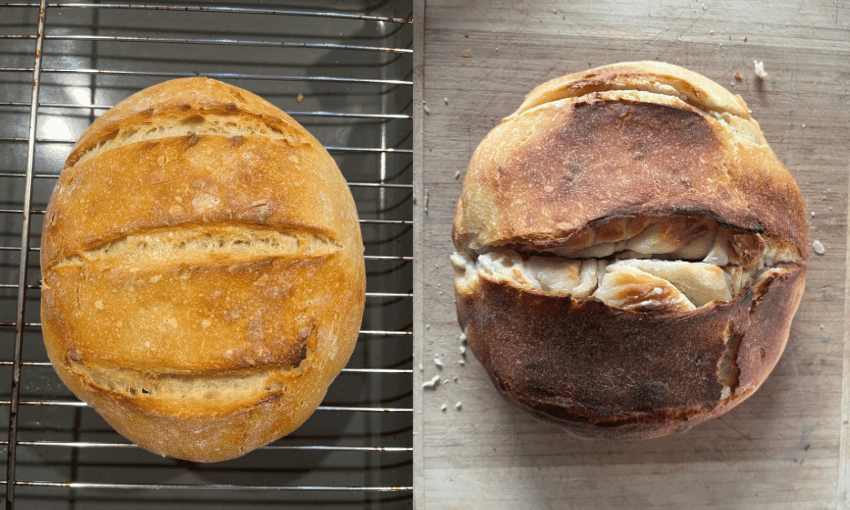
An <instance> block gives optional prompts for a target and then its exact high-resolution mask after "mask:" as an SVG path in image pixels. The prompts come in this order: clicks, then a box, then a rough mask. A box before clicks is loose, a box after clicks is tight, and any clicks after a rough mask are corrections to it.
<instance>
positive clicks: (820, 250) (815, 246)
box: [812, 239, 826, 255]
mask: <svg viewBox="0 0 850 510" xmlns="http://www.w3.org/2000/svg"><path fill="white" fill-rule="evenodd" d="M812 250H814V252H815V253H817V254H818V255H823V254H824V253H826V248H824V246H823V244H822V243H821V242H820V241H818V240H817V239H815V240H814V241H812Z"/></svg>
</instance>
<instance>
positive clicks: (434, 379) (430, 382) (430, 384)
mask: <svg viewBox="0 0 850 510" xmlns="http://www.w3.org/2000/svg"><path fill="white" fill-rule="evenodd" d="M438 384H440V376H439V375H435V376H434V377H432V378H431V379H430V380H428V381H425V382H424V383H422V387H423V388H425V389H426V390H427V389H433V388H436V387H437V385H438Z"/></svg>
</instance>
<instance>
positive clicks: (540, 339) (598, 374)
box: [457, 265, 806, 438]
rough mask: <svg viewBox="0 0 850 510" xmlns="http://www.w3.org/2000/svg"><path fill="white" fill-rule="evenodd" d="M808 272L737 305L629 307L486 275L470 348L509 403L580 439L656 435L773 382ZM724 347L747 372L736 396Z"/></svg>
mask: <svg viewBox="0 0 850 510" xmlns="http://www.w3.org/2000/svg"><path fill="white" fill-rule="evenodd" d="M805 275H806V269H805V266H802V265H797V266H794V267H793V268H792V269H790V270H788V271H785V272H782V273H779V274H775V275H771V276H768V277H767V278H766V279H765V280H763V281H762V282H760V283H759V284H758V285H757V286H756V287H755V288H749V287H748V288H745V289H744V290H743V291H741V293H739V294H738V296H736V297H735V299H734V300H733V301H731V302H728V303H720V302H714V303H711V304H709V305H707V306H705V307H703V308H700V309H697V310H694V311H692V312H685V313H683V312H676V313H672V312H666V313H636V312H631V311H624V310H620V309H615V308H611V307H609V306H607V305H605V304H604V303H602V302H601V301H599V300H597V299H593V298H591V299H588V300H578V301H577V300H573V299H572V298H570V297H557V296H552V295H548V294H544V293H541V292H535V291H528V290H524V289H520V288H518V287H515V286H512V285H510V284H506V283H502V282H495V281H492V280H489V279H482V280H481V284H480V286H479V288H478V289H477V291H476V292H473V293H472V294H471V295H468V296H465V297H460V298H459V299H458V303H457V308H458V317H459V319H460V324H461V326H462V327H463V328H464V330H465V331H466V335H467V339H468V342H469V346H470V348H471V349H472V351H473V353H474V354H475V355H476V357H477V358H478V359H479V360H480V361H481V363H482V365H483V366H484V367H485V368H486V369H487V372H488V374H489V375H490V378H491V379H492V381H493V383H494V385H495V386H496V388H498V389H499V391H500V393H501V394H502V395H503V396H504V397H505V398H506V399H508V400H509V401H512V402H514V403H516V404H518V405H519V406H520V407H522V408H523V409H525V410H527V411H529V412H530V413H531V414H533V415H534V416H537V417H538V418H541V419H545V420H547V421H551V422H554V423H557V424H560V425H562V426H564V427H565V428H567V429H568V430H570V431H571V432H574V433H576V434H578V435H581V436H587V437H605V438H615V437H616V438H650V437H658V436H661V435H666V434H668V433H670V432H673V431H682V430H687V429H689V428H690V427H692V426H694V425H696V424H697V423H700V422H702V421H705V420H706V419H708V418H710V417H713V416H717V415H719V414H722V413H724V412H726V411H728V410H729V409H731V408H732V407H733V406H734V405H737V404H738V403H739V402H741V401H742V400H744V399H745V398H746V397H747V396H749V395H750V394H751V393H752V392H753V391H754V390H755V389H756V388H757V387H758V386H759V385H760V384H761V383H762V381H764V379H765V378H766V377H767V376H768V374H769V373H770V372H771V370H772V369H773V367H774V365H775V364H776V362H777V361H778V359H779V357H780V355H781V353H782V351H783V349H784V346H785V342H786V340H787V338H788V334H789V329H790V323H791V317H793V315H794V312H795V311H796V308H797V305H798V304H799V301H800V297H801V295H802V290H803V286H804V285H805ZM727 332H729V333H731V335H728V333H727ZM727 336H731V337H732V338H730V339H729V341H728V344H727V343H726V342H725V341H724V340H725V339H726V337H727ZM727 352H728V354H727ZM724 354H727V355H730V354H731V355H732V360H733V362H734V366H736V367H737V370H738V371H737V373H735V374H734V375H735V376H736V377H735V379H737V380H732V381H731V390H732V392H731V395H730V397H729V398H728V399H723V398H721V393H722V390H723V386H724V384H723V383H724V381H722V380H721V377H720V375H719V374H718V364H719V363H720V360H721V358H722V357H723V356H724ZM725 382H727V383H730V381H725Z"/></svg>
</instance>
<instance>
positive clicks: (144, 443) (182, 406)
mask: <svg viewBox="0 0 850 510" xmlns="http://www.w3.org/2000/svg"><path fill="white" fill-rule="evenodd" d="M41 269H42V277H43V285H42V300H41V319H42V329H43V332H44V342H45V346H46V348H47V354H48V355H49V357H50V360H51V362H52V363H53V366H54V368H55V369H56V372H57V373H58V374H59V377H60V378H61V379H62V381H63V382H64V383H65V384H66V385H67V386H68V388H70V389H71V391H73V392H74V393H75V394H76V395H77V396H78V397H79V398H80V399H82V400H84V401H86V402H88V403H89V404H90V405H91V406H92V407H93V408H94V409H95V410H97V412H99V413H100V414H101V415H102V416H103V418H104V419H105V420H106V421H107V422H108V423H109V424H110V425H112V426H113V427H114V428H115V429H116V430H117V431H118V432H120V433H121V434H123V435H124V436H125V437H127V438H128V439H130V440H131V441H133V442H135V443H137V444H138V445H140V446H141V447H143V448H145V449H147V450H150V451H152V452H155V453H158V454H161V455H165V456H169V457H175V458H180V459H186V460H192V461H199V462H215V461H221V460H225V459H230V458H234V457H237V456H240V455H243V454H245V453H247V452H249V451H251V450H253V449H255V448H257V447H259V446H262V445H264V444H266V443H269V442H271V441H273V440H275V439H277V438H279V437H281V436H283V435H285V434H288V433H289V432H291V431H292V430H294V429H295V428H296V427H298V426H299V425H301V424H302V423H303V422H304V421H305V420H306V419H307V418H308V417H309V416H310V415H311V414H312V413H313V411H315V410H316V408H317V407H318V406H319V404H320V402H321V401H322V399H323V398H324V395H325V393H326V392H327V389H328V386H329V385H330V383H331V382H332V381H333V379H334V378H335V377H336V376H337V375H338V374H339V372H340V371H341V370H342V368H343V366H344V365H345V364H346V363H347V362H348V359H349V357H350V356H351V353H352V351H353V349H354V346H355V343H356V340H357V336H358V331H359V327H360V323H361V320H362V316H363V307H364V297H365V281H366V278H365V270H364V262H363V243H362V240H361V237H360V227H359V222H358V218H357V211H356V208H355V204H354V200H353V198H352V196H351V192H350V190H349V188H348V185H347V184H346V181H345V179H344V178H343V176H342V174H341V173H340V171H339V169H338V168H337V166H336V164H335V163H334V160H333V159H332V158H331V156H330V155H329V154H328V153H327V151H326V150H325V149H324V147H323V146H322V145H321V144H320V143H319V142H318V141H317V140H316V139H315V138H314V137H313V136H312V135H310V133H308V132H307V131H306V130H305V129H304V128H303V127H302V126H301V125H299V124H298V123H297V122H295V121H294V120H293V119H292V118H290V117H289V116H287V115H286V114H284V113H283V112H282V111H280V110H279V109H278V108H276V107H274V106H273V105H272V104H270V103H268V102H266V101H265V100H263V99H261V98H260V97H258V96H256V95H254V94H252V93H250V92H247V91H245V90H242V89H240V88H237V87H234V86H231V85H227V84H225V83H221V82H219V81H215V80H211V79H206V78H187V79H179V80H172V81H168V82H165V83H161V84H159V85H155V86H153V87H150V88H148V89H145V90H143V91H141V92H139V93H137V94H135V95H133V96H131V97H129V98H127V99H126V100H124V101H122V102H120V103H119V104H117V105H116V106H115V107H114V108H112V109H111V110H109V111H108V112H106V113H105V114H104V115H102V116H101V117H100V118H98V119H97V120H96V121H95V122H94V123H93V124H92V125H91V127H90V128H89V129H88V130H87V131H86V132H85V133H84V134H83V135H82V137H81V138H80V139H79V141H78V142H77V144H76V145H75V146H74V148H73V150H72V152H71V155H70V156H69V157H68V159H67V162H66V164H65V167H64V168H63V170H62V173H61V175H60V177H59V182H58V184H57V185H56V188H55V190H54V192H53V195H52V197H51V199H50V203H49V205H48V208H47V214H46V217H45V221H44V226H43V236H42V244H41Z"/></svg>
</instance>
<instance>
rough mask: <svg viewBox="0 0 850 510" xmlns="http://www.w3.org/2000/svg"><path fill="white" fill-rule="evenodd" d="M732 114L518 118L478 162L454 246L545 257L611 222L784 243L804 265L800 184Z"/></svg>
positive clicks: (583, 106)
mask: <svg viewBox="0 0 850 510" xmlns="http://www.w3.org/2000/svg"><path fill="white" fill-rule="evenodd" d="M600 76H602V75H600ZM718 87H719V86H718ZM694 90H697V89H696V88H694ZM699 90H703V91H704V92H708V91H710V90H714V87H710V88H702V89H699ZM704 92H700V97H703V96H704ZM727 95H728V93H727ZM547 97H548V96H547ZM686 99H687V98H686ZM717 108H719V107H717ZM727 110H728V111H727ZM729 111H735V110H734V109H731V110H730V109H725V110H724V109H714V110H706V109H704V106H703V105H700V104H697V105H696V106H695V105H694V104H692V103H691V102H688V101H685V100H683V99H681V98H680V97H678V95H671V94H667V93H659V92H650V91H644V90H621V89H616V90H603V91H597V92H591V93H588V94H586V95H580V96H575V97H573V96H570V97H565V98H561V99H557V100H552V101H550V102H543V103H541V104H539V105H537V106H535V107H533V108H530V109H526V110H520V112H519V113H518V114H515V115H513V116H511V117H508V118H507V119H506V121H505V122H503V123H501V124H500V125H499V126H497V127H496V128H494V129H493V130H492V131H491V132H490V133H489V134H488V135H487V137H485V139H484V140H483V141H482V142H481V144H480V145H479V146H478V148H477V149H476V151H475V153H474V154H473V156H472V159H471V161H470V164H469V168H468V171H467V174H466V177H465V179H464V187H463V191H462V194H461V197H460V199H459V201H458V205H457V212H456V215H455V223H454V231H453V239H454V243H455V246H456V247H457V248H458V249H459V250H461V249H473V250H477V249H480V248H481V247H484V246H498V245H505V244H522V245H527V246H529V248H531V249H535V250H546V249H550V248H552V247H557V246H562V245H564V244H565V243H566V242H567V240H568V239H569V237H570V236H571V235H573V234H574V233H576V232H578V231H581V230H583V229H587V228H588V227H592V226H593V225H594V224H595V223H598V222H601V221H604V220H609V219H611V218H616V217H637V216H639V215H648V216H656V217H665V216H666V217H674V216H691V217H707V218H712V219H714V220H716V221H717V222H719V223H720V224H722V225H727V226H730V227H733V228H734V229H735V230H738V231H742V232H753V233H762V234H764V235H765V236H766V237H769V238H776V239H778V240H779V241H781V242H782V243H787V244H789V245H792V246H794V247H795V248H796V251H797V252H798V253H797V255H798V257H799V258H802V259H805V258H807V256H808V225H807V220H806V217H805V210H804V205H803V200H802V197H801V195H800V191H799V189H798V188H797V185H796V183H795V182H794V179H793V177H792V176H791V175H790V173H789V172H788V171H787V170H786V169H785V167H784V166H783V165H782V164H781V163H780V161H779V160H778V159H777V157H776V156H775V155H774V153H773V152H772V151H771V149H770V147H769V146H768V145H767V143H766V142H765V141H764V137H763V135H762V134H761V131H760V129H759V128H758V124H756V123H755V122H754V121H751V120H748V119H746V118H744V117H741V116H737V114H732V113H729ZM739 113H740V112H739Z"/></svg>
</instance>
